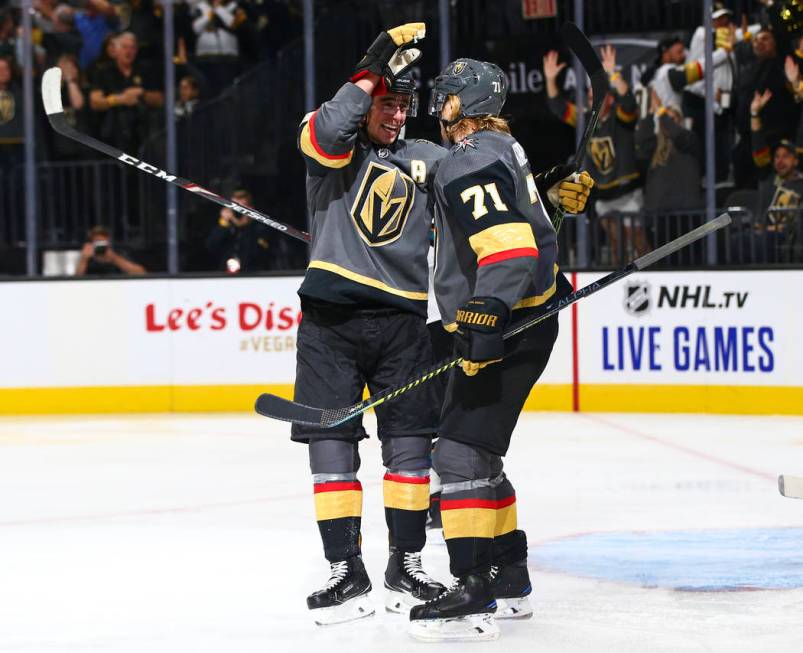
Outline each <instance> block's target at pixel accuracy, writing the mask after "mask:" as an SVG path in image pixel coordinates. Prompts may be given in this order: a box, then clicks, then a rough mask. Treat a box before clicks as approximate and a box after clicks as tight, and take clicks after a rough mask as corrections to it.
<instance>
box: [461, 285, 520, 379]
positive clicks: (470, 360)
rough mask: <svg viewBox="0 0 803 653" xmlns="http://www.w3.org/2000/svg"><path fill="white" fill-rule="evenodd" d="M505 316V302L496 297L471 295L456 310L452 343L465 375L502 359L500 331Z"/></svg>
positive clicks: (507, 316) (503, 353)
mask: <svg viewBox="0 0 803 653" xmlns="http://www.w3.org/2000/svg"><path fill="white" fill-rule="evenodd" d="M509 317H510V311H509V310H508V308H507V305H506V304H505V303H504V302H503V301H501V300H499V299H497V298H496V297H472V298H471V299H470V300H468V302H466V303H465V304H464V305H463V306H462V307H461V308H459V309H457V316H456V322H457V334H456V338H455V343H456V346H457V353H458V354H459V355H460V356H461V357H462V358H463V363H462V366H463V372H465V373H466V375H467V376H474V375H475V374H476V373H477V371H478V370H481V369H482V368H483V367H485V366H486V365H488V364H489V363H496V362H498V361H500V360H502V357H503V356H504V355H505V342H504V340H503V339H502V333H503V332H504V328H505V325H506V324H507V321H508V319H509Z"/></svg>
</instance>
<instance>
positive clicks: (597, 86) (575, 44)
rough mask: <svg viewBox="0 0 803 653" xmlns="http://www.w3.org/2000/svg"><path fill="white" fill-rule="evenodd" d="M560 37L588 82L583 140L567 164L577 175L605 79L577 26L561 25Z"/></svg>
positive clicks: (558, 220) (557, 216)
mask: <svg viewBox="0 0 803 653" xmlns="http://www.w3.org/2000/svg"><path fill="white" fill-rule="evenodd" d="M560 35H561V37H562V38H563V41H564V42H565V43H566V45H568V46H569V48H570V49H571V51H572V53H573V54H574V56H575V57H577V60H578V61H579V62H580V65H581V66H582V67H583V69H584V70H585V71H586V74H587V75H588V77H589V79H590V80H591V111H590V112H589V115H588V122H587V123H586V127H585V131H584V132H583V137H582V138H581V139H580V143H579V144H578V146H577V149H576V150H575V152H574V156H573V157H572V159H571V161H570V163H569V165H570V167H571V169H572V171H573V172H577V170H579V169H580V164H581V162H582V159H583V156H585V151H586V148H587V147H588V142H589V141H590V140H591V136H592V134H593V133H594V130H595V129H596V128H597V122H599V114H600V111H601V109H602V103H603V101H604V100H605V96H606V95H607V94H608V76H607V74H606V72H605V69H604V68H603V67H602V62H601V61H600V58H599V57H598V56H597V53H596V52H595V51H594V48H593V46H592V45H591V42H590V41H589V40H588V38H587V37H586V35H585V34H583V32H582V31H581V30H580V28H579V27H577V25H575V24H574V23H564V25H563V27H562V28H561V30H560ZM578 83H579V81H578ZM565 215H566V211H565V210H564V209H563V207H562V206H560V204H559V205H558V207H557V208H556V209H555V213H554V215H553V216H552V226H553V227H554V228H555V231H556V232H557V231H559V230H560V227H561V225H562V224H563V218H564V217H565Z"/></svg>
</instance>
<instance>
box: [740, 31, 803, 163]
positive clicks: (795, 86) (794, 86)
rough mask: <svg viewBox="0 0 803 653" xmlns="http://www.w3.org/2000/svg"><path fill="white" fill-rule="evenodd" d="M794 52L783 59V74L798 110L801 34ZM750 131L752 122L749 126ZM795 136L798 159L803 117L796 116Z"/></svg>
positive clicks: (802, 96) (802, 84) (802, 90)
mask: <svg viewBox="0 0 803 653" xmlns="http://www.w3.org/2000/svg"><path fill="white" fill-rule="evenodd" d="M795 45H796V48H795V53H794V54H792V55H787V57H786V59H785V60H784V74H785V75H786V79H787V81H788V82H789V89H790V90H791V91H792V95H794V98H795V103H796V104H797V106H798V111H799V110H800V107H801V103H803V80H801V78H800V64H801V63H803V36H800V37H798V38H797V42H796V43H795ZM750 115H751V117H752V115H753V111H752V109H751V111H750ZM750 128H751V131H752V124H751V126H750ZM795 134H796V136H797V137H796V138H795V143H797V147H798V151H797V155H798V159H799V158H801V154H802V153H803V151H801V144H803V118H802V117H799V118H798V123H797V130H796V132H795Z"/></svg>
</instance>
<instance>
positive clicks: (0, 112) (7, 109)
mask: <svg viewBox="0 0 803 653" xmlns="http://www.w3.org/2000/svg"><path fill="white" fill-rule="evenodd" d="M16 112H17V107H16V103H15V102H14V96H13V95H12V94H11V93H9V92H8V91H0V125H5V124H6V123H7V122H11V121H12V120H13V119H14V116H15V115H16Z"/></svg>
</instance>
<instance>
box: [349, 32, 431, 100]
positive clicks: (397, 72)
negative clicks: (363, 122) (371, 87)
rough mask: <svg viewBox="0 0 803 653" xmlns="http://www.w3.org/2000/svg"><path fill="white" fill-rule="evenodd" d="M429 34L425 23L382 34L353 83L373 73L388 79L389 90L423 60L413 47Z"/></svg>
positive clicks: (369, 51)
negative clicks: (394, 81) (415, 64)
mask: <svg viewBox="0 0 803 653" xmlns="http://www.w3.org/2000/svg"><path fill="white" fill-rule="evenodd" d="M426 33H427V28H426V25H425V24H424V23H407V24H406V25H400V26H399V27H394V28H393V29H389V30H388V31H387V32H382V33H381V34H380V35H379V36H377V37H376V40H375V41H374V42H373V43H372V44H371V47H369V48H368V52H366V53H365V56H364V57H363V58H362V59H361V60H360V63H358V64H357V67H356V68H355V69H354V75H353V76H352V77H351V81H352V82H356V81H357V80H358V79H362V78H363V77H365V75H367V74H368V73H374V74H375V75H379V76H380V77H383V78H385V81H386V83H387V84H388V86H390V85H391V84H392V83H393V80H395V79H396V78H397V77H400V76H401V75H403V74H404V73H406V72H407V71H408V70H409V69H410V68H411V67H412V65H413V64H414V63H415V62H416V61H418V59H420V58H421V50H419V49H418V48H413V47H410V46H412V45H413V44H414V43H416V42H417V41H418V40H420V39H423V38H424V37H425V36H426Z"/></svg>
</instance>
